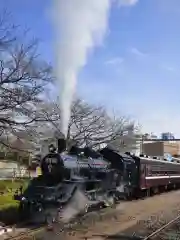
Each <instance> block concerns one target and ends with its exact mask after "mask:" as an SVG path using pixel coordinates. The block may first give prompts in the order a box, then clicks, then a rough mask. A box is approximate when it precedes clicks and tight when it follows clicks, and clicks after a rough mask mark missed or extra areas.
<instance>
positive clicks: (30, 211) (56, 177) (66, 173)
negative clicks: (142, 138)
mask: <svg viewBox="0 0 180 240" xmlns="http://www.w3.org/2000/svg"><path fill="white" fill-rule="evenodd" d="M65 145H66V144H65V140H63V139H59V140H58V151H56V149H55V148H54V146H53V145H51V146H50V147H49V153H48V154H47V155H46V156H45V157H44V158H43V159H42V160H41V171H42V175H40V176H38V177H36V178H34V179H32V180H31V181H30V184H29V186H28V187H27V189H26V190H25V191H24V192H23V193H22V194H20V195H18V196H17V195H16V196H15V198H16V199H18V200H20V213H21V215H22V216H23V217H26V218H27V216H28V218H29V217H30V216H31V217H33V216H34V217H35V219H36V220H37V219H38V221H47V219H51V221H52V220H53V221H55V220H58V221H60V220H62V221H67V220H69V219H71V218H72V217H74V216H77V215H79V214H83V213H85V212H87V211H89V210H91V209H94V208H97V207H98V208H102V207H107V206H110V205H113V204H114V203H115V200H116V199H118V195H117V194H116V192H117V190H116V189H117V187H121V185H122V183H123V185H127V184H125V181H122V177H123V175H122V171H121V170H119V169H118V168H114V167H113V166H115V165H113V162H112V163H111V162H110V161H107V160H105V158H103V155H102V154H101V153H99V152H96V151H93V150H92V149H90V148H78V147H77V146H73V147H72V148H71V149H70V150H69V151H68V152H67V151H66V146H65ZM126 157H127V159H130V161H131V162H134V160H133V159H132V158H130V157H129V156H128V155H127V156H126ZM34 217H33V218H34ZM48 221H49V220H48Z"/></svg>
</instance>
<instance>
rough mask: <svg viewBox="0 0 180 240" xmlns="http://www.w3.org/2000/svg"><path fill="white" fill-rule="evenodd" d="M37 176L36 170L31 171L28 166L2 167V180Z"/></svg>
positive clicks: (0, 175) (0, 176) (0, 178)
mask: <svg viewBox="0 0 180 240" xmlns="http://www.w3.org/2000/svg"><path fill="white" fill-rule="evenodd" d="M36 176H37V173H36V171H30V170H28V169H26V168H0V180H5V179H7V180H8V179H17V178H18V179H23V178H33V177H36Z"/></svg>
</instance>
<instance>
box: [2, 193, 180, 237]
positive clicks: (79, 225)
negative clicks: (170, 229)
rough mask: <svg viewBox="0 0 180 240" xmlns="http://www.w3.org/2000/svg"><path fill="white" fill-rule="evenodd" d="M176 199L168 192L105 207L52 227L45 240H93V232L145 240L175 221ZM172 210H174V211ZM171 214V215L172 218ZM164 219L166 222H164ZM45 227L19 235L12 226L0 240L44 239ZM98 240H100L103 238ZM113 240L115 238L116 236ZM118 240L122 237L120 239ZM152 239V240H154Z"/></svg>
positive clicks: (177, 195)
mask: <svg viewBox="0 0 180 240" xmlns="http://www.w3.org/2000/svg"><path fill="white" fill-rule="evenodd" d="M179 196H180V192H171V194H162V195H158V196H154V197H152V198H147V199H144V200H138V201H137V200H135V201H132V202H122V203H120V204H119V205H117V206H116V208H115V209H112V208H106V209H102V210H100V211H98V212H89V213H87V214H85V215H84V216H83V217H81V218H80V219H79V220H77V219H75V220H74V222H71V223H68V224H59V223H58V224H55V225H54V227H55V230H53V233H52V232H49V231H48V234H50V237H47V238H45V239H48V240H49V238H51V239H53V240H54V239H55V237H54V235H56V237H58V236H60V235H61V236H63V239H66V238H67V239H68V240H69V239H71V237H72V239H74V237H75V239H82V236H88V237H86V238H85V237H84V238H83V239H96V238H94V237H95V236H94V237H93V234H95V233H97V234H96V236H98V235H99V234H101V233H106V236H107V235H111V236H113V234H114V233H118V232H121V235H122V234H124V236H126V238H124V239H132V235H133V233H136V236H137V237H138V236H142V237H143V236H144V238H145V237H146V236H148V235H150V234H152V233H153V232H155V231H157V229H160V228H161V227H162V226H164V225H166V224H167V220H170V219H174V218H175V217H176V218H177V221H178V219H179V217H180V215H179V213H178V210H179V209H180V205H179V201H178V199H179ZM164 204H166V207H164V206H163V205H164ZM164 209H165V210H166V211H165V213H166V215H162V217H161V216H160V215H161V212H162V213H163V212H164ZM171 209H173V211H172V210H171ZM168 211H169V212H168ZM170 212H172V215H171V214H170ZM155 214H157V216H155ZM149 216H152V219H149ZM142 219H148V220H142ZM164 219H166V221H165V220H164ZM149 222H154V224H150V223H149ZM168 223H169V222H168ZM169 224H170V223H169ZM169 224H168V225H169ZM172 224H173V222H172ZM172 224H170V225H172ZM143 225H144V226H143ZM147 225H148V226H147ZM168 225H167V226H168ZM22 227H24V226H22ZM46 227H47V225H46V226H45V225H44V226H41V227H39V226H38V227H37V226H35V227H31V229H30V230H27V229H24V230H20V231H19V232H18V229H17V227H16V226H14V232H13V231H12V232H11V233H6V234H4V237H3V238H2V236H0V237H1V238H2V239H5V240H10V239H15V240H19V239H21V240H22V239H23V240H25V239H27V240H30V239H31V240H32V239H33V237H34V236H36V237H37V239H44V236H46V235H47V229H46ZM129 228H131V229H130V230H129ZM166 228H167V227H166ZM139 229H143V234H142V231H139ZM161 232H162V231H161ZM73 235H75V236H73ZM115 235H116V234H115ZM64 236H65V237H64ZM116 236H117V235H116ZM119 236H120V235H119ZM130 236H131V238H130ZM127 237H128V238H127ZM133 237H134V238H133V239H138V238H135V236H133ZM104 238H105V236H104ZM57 239H59V238H57ZM99 239H102V236H101V238H99ZM109 239H110V238H109ZM116 239H118V238H117V237H116ZM119 239H123V238H122V237H121V238H119ZM141 239H143V238H141ZM147 239H148V238H147ZM149 239H150V238H149ZM154 239H155V237H154V238H153V240H154ZM138 240H139V239H138Z"/></svg>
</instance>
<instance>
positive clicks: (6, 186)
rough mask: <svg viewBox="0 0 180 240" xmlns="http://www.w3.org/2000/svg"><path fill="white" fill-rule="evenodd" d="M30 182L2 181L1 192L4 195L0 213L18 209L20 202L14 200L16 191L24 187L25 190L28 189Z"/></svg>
mask: <svg viewBox="0 0 180 240" xmlns="http://www.w3.org/2000/svg"><path fill="white" fill-rule="evenodd" d="M27 184H28V180H14V181H11V180H2V181H0V192H2V193H3V194H2V195H0V211H1V210H4V209H7V208H11V207H18V205H19V202H18V201H16V200H14V199H13V196H14V193H15V191H16V190H17V189H18V188H19V187H20V186H23V189H24V188H26V186H27Z"/></svg>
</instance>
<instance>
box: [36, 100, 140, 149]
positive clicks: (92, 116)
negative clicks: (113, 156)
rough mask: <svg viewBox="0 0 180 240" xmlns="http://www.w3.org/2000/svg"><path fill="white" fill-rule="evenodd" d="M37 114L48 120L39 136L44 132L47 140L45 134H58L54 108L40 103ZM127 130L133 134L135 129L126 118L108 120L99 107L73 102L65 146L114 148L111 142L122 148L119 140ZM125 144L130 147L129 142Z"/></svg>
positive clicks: (53, 105)
mask: <svg viewBox="0 0 180 240" xmlns="http://www.w3.org/2000/svg"><path fill="white" fill-rule="evenodd" d="M38 112H40V113H41V116H40V117H41V118H43V117H44V119H45V120H48V122H47V123H46V124H44V123H43V128H41V133H44V134H45V135H46V131H48V134H47V135H48V136H50V135H51V134H50V133H49V131H52V132H53V131H56V132H60V123H61V116H60V108H59V106H58V104H56V103H48V104H46V103H44V104H43V105H41V111H38ZM130 126H131V128H132V127H133V131H134V130H135V125H134V123H132V121H130V120H129V119H128V118H126V117H124V116H123V117H115V116H113V117H112V116H109V115H108V114H107V112H106V110H105V109H104V108H103V107H96V106H93V105H91V104H89V103H87V102H85V101H82V100H81V99H76V100H75V101H74V102H73V104H72V109H71V119H70V122H69V125H68V134H67V140H68V142H69V144H70V142H71V141H75V142H78V143H79V144H80V145H84V146H90V147H97V146H100V145H101V144H103V143H113V144H114V143H115V141H116V144H117V143H118V142H119V145H122V143H121V139H122V138H124V135H126V132H127V131H128V130H129V128H130ZM36 128H37V127H36ZM38 129H39V130H40V128H38ZM42 129H44V130H42ZM45 129H46V130H45ZM48 129H49V130H48ZM52 134H53V133H52ZM42 135H43V134H42ZM51 137H52V135H51ZM129 144H131V143H130V141H129Z"/></svg>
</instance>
